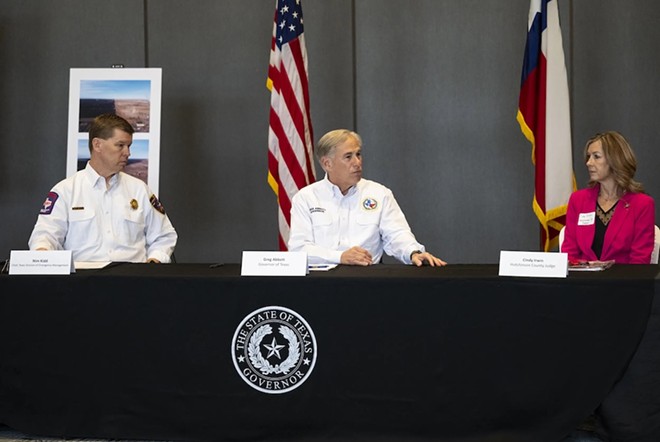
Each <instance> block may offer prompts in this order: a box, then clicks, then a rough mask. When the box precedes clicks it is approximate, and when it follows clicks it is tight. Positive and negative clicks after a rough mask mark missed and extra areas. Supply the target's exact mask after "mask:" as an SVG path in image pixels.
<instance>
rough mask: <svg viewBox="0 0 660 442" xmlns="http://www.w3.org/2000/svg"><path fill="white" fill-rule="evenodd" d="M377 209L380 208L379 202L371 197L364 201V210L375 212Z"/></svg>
mask: <svg viewBox="0 0 660 442" xmlns="http://www.w3.org/2000/svg"><path fill="white" fill-rule="evenodd" d="M376 207H378V201H376V200H375V199H373V198H371V197H368V198H365V199H364V201H362V208H363V209H364V210H374V209H375V208H376Z"/></svg>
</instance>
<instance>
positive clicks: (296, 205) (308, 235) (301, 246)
mask: <svg viewBox="0 0 660 442" xmlns="http://www.w3.org/2000/svg"><path fill="white" fill-rule="evenodd" d="M288 247H289V250H290V251H292V252H307V261H308V262H309V263H310V264H340V263H341V254H342V252H340V251H338V250H333V249H329V248H326V247H323V246H321V245H319V244H317V243H316V242H315V237H314V225H313V223H312V219H311V216H310V212H309V204H308V203H307V202H306V201H305V200H304V198H303V196H302V195H301V194H300V193H297V194H296V195H295V196H294V197H293V198H292V200H291V226H290V229H289V242H288Z"/></svg>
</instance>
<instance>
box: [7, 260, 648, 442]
mask: <svg viewBox="0 0 660 442" xmlns="http://www.w3.org/2000/svg"><path fill="white" fill-rule="evenodd" d="M657 272H658V268H657V267H656V266H615V267H613V268H612V269H609V270H607V271H605V272H598V273H579V274H571V275H569V277H568V278H566V279H553V278H511V277H498V276H497V266H496V265H453V266H448V267H445V268H430V267H424V268H414V267H410V266H402V265H379V266H373V267H369V268H354V267H338V268H336V269H334V270H331V271H329V272H318V273H313V274H310V275H309V276H307V277H240V276H239V274H240V267H239V266H238V265H224V266H221V267H217V268H210V267H209V265H207V264H171V265H146V264H120V265H112V266H110V267H107V268H105V269H101V270H87V271H79V272H78V273H76V274H75V275H71V276H8V275H2V276H1V277H0V422H2V423H5V424H6V425H9V426H10V427H12V428H15V429H17V430H20V431H23V432H26V433H29V434H35V435H45V436H59V437H97V438H99V437H100V438H113V439H168V440H174V439H180V440H237V441H253V440H269V441H270V440H273V441H275V440H294V439H297V440H305V441H316V440H318V441H321V440H378V441H388V440H397V441H401V440H442V441H507V442H516V441H525V442H528V441H558V440H561V439H562V437H563V436H565V435H566V434H568V433H569V432H570V431H571V430H572V429H573V428H575V426H576V425H578V424H579V423H580V422H581V421H582V420H583V419H584V418H585V417H586V416H588V415H589V414H590V413H591V412H593V411H594V410H595V409H596V408H597V407H598V406H599V404H601V403H602V402H603V401H605V405H604V409H608V408H607V406H609V407H610V408H609V409H611V410H618V411H617V414H618V415H620V412H621V410H626V409H628V408H629V407H633V408H635V407H637V406H638V405H639V404H636V403H635V404H634V403H632V402H630V401H628V402H627V400H626V394H627V393H626V392H628V393H630V392H631V391H634V389H635V388H637V387H638V385H639V382H638V381H635V382H632V383H630V382H629V385H627V384H626V382H628V377H627V376H628V375H627V373H628V372H629V371H630V370H631V369H630V368H629V367H628V365H629V363H630V361H631V359H633V356H635V357H637V358H639V355H637V354H636V353H635V352H636V350H637V347H638V345H639V343H640V340H642V337H643V336H646V335H645V334H644V333H645V332H646V333H647V335H648V334H649V331H648V330H646V327H647V322H648V319H649V315H650V313H651V306H652V301H653V296H654V284H655V277H656V274H657ZM269 306H273V307H282V308H285V309H290V310H292V311H294V312H295V313H297V314H299V315H300V316H301V317H303V318H304V319H305V320H306V322H307V324H308V325H309V328H310V329H311V330H312V331H313V334H314V336H315V339H316V346H315V348H314V351H315V355H316V361H315V365H314V368H313V370H312V371H311V373H309V375H308V377H307V378H306V379H305V380H304V383H301V384H300V385H299V386H298V387H297V388H295V389H293V390H291V391H289V392H286V393H281V394H267V393H264V392H261V391H258V390H256V389H255V388H252V387H251V386H250V385H248V382H246V381H245V380H244V379H243V378H242V377H241V376H240V375H239V373H238V371H237V369H236V366H235V363H234V361H233V354H234V353H233V352H234V348H232V339H233V338H234V335H235V333H237V329H238V328H239V326H240V325H241V323H242V321H243V320H244V318H246V316H247V315H249V314H250V313H251V312H254V311H256V310H258V309H261V308H264V307H269ZM652 318H654V317H653V316H652ZM654 320H655V321H658V319H657V317H655V319H654ZM648 324H649V325H650V323H648ZM656 333H657V332H656ZM268 340H270V337H269V338H268ZM264 343H266V341H264ZM642 343H643V344H644V341H642ZM644 345H648V344H644ZM283 351H284V350H283ZM647 351H648V350H647ZM264 356H265V354H264ZM273 358H275V356H273ZM651 362H652V363H653V364H655V363H656V362H660V358H655V359H654V360H653V361H651ZM645 370H648V366H646V367H644V368H643V369H642V371H643V372H645ZM630 376H632V378H631V379H645V376H644V373H633V374H632V375H630ZM650 400H652V401H654V403H660V401H658V400H657V399H653V398H652V399H650ZM608 401H609V402H608ZM608 404H609V405H608ZM636 419H637V417H632V420H636ZM611 423H612V425H613V426H614V427H615V429H616V428H619V427H620V426H621V425H623V426H625V425H627V423H626V422H624V421H619V422H614V421H611ZM651 426H652V425H651ZM622 431H625V430H622ZM658 440H660V439H658Z"/></svg>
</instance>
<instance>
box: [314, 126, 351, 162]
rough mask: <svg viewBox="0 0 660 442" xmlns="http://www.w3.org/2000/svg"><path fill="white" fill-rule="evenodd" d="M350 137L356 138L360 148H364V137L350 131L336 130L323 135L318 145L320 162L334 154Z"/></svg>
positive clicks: (317, 150) (317, 151)
mask: <svg viewBox="0 0 660 442" xmlns="http://www.w3.org/2000/svg"><path fill="white" fill-rule="evenodd" d="M349 137H353V138H355V140H356V141H357V143H358V146H360V147H362V137H360V135H358V134H357V133H355V132H353V131H352V130H348V129H335V130H331V131H330V132H328V133H327V134H325V135H323V136H322V137H321V139H320V140H319V142H318V144H317V145H316V158H318V159H319V160H320V159H321V158H323V157H327V156H330V155H332V154H334V152H335V149H336V148H337V146H339V145H340V144H343V143H344V142H345V141H346V140H348V138H349Z"/></svg>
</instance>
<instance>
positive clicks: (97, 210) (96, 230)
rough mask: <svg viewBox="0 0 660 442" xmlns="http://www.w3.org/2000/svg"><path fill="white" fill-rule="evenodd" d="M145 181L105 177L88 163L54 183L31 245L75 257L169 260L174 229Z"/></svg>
mask: <svg viewBox="0 0 660 442" xmlns="http://www.w3.org/2000/svg"><path fill="white" fill-rule="evenodd" d="M152 195H153V194H152V193H151V192H150V191H149V188H148V187H147V185H146V184H145V183H144V182H143V181H141V180H139V179H137V178H135V177H132V176H131V175H128V174H126V173H123V172H119V173H116V174H115V175H113V176H112V177H111V178H110V185H109V187H108V186H107V185H106V180H105V178H103V177H102V176H100V175H99V174H98V173H96V171H95V170H94V169H93V168H92V167H91V166H90V164H89V163H87V167H86V168H85V169H83V170H81V171H78V172H76V174H75V175H73V176H71V177H69V178H67V179H65V180H63V181H60V182H59V183H58V184H56V185H55V187H53V189H52V190H51V192H50V193H49V195H48V198H47V199H46V202H45V203H44V207H43V208H42V209H41V213H40V215H39V217H38V219H37V223H36V224H35V226H34V230H33V231H32V235H31V236H30V240H29V245H30V249H32V250H35V249H38V248H45V249H47V250H71V251H72V254H73V259H74V261H115V262H120V261H126V262H145V261H147V259H150V258H155V259H157V260H159V261H160V262H164V263H167V262H170V256H171V254H172V252H173V251H174V247H175V245H176V241H177V234H176V231H175V230H174V227H173V226H172V223H171V222H170V220H169V218H168V217H167V215H165V214H164V213H161V211H159V210H157V209H156V207H155V206H154V205H152V203H151V201H150V199H153V201H154V203H155V205H156V206H158V207H161V209H162V206H160V203H159V202H158V200H157V199H155V196H152Z"/></svg>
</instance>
